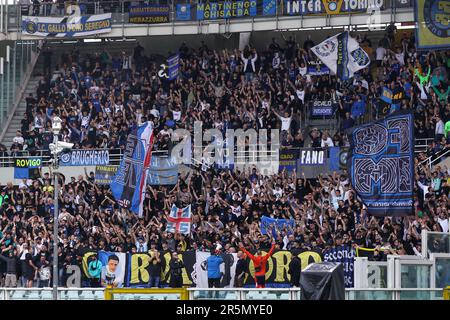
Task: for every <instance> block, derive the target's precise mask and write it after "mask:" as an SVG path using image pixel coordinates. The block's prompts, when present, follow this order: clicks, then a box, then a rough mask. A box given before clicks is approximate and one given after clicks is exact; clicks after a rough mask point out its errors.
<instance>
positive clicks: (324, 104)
mask: <svg viewBox="0 0 450 320" xmlns="http://www.w3.org/2000/svg"><path fill="white" fill-rule="evenodd" d="M336 109H337V105H336V104H335V103H333V101H331V100H315V101H312V102H311V118H315V119H323V118H331V117H332V116H333V115H334V111H335V110H336Z"/></svg>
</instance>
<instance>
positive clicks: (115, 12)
mask: <svg viewBox="0 0 450 320" xmlns="http://www.w3.org/2000/svg"><path fill="white" fill-rule="evenodd" d="M205 2H206V1H188V0H168V1H164V0H161V1H159V2H156V3H159V4H161V5H168V6H169V21H170V22H172V23H173V22H177V21H181V22H186V21H197V19H196V18H191V19H177V5H178V4H184V5H190V6H191V8H190V11H191V12H194V13H196V12H197V4H198V3H205ZM276 2H277V9H276V11H275V12H274V14H273V15H268V16H265V15H262V14H261V12H262V10H263V8H262V3H263V1H262V0H260V1H258V2H257V3H258V5H257V10H256V12H258V13H259V14H255V15H251V16H243V17H235V18H234V17H233V18H232V19H233V20H235V19H254V18H270V17H274V18H278V17H294V16H296V17H299V19H303V17H304V16H327V15H326V13H325V12H322V13H319V14H316V13H307V14H289V13H287V12H286V8H287V7H286V6H285V1H284V0H276ZM74 3H75V1H74ZM140 3H142V4H145V3H155V1H133V2H132V1H125V0H123V1H90V2H89V1H76V4H77V5H79V7H80V10H81V12H80V13H81V14H102V13H112V24H113V25H122V26H123V25H124V24H128V23H129V12H130V5H132V4H133V5H135V4H140ZM397 6H398V1H394V0H384V5H383V8H382V10H381V11H386V10H391V11H390V13H391V16H393V17H395V14H396V13H397V12H402V11H405V10H411V8H413V5H412V2H411V5H410V7H404V5H403V6H402V7H401V8H398V7H397ZM3 7H4V10H3V16H4V18H3V20H4V21H5V22H4V24H5V28H4V29H6V31H15V30H19V29H20V25H21V16H22V15H23V16H25V15H35V16H63V15H64V14H65V7H63V6H61V5H60V4H45V3H41V4H39V5H25V6H21V5H18V4H14V5H3ZM355 14H366V15H369V14H371V12H369V13H367V12H366V11H365V10H364V11H353V12H341V13H340V16H345V15H347V16H349V17H350V16H352V15H355ZM372 14H373V12H372ZM328 16H329V15H328ZM9 17H12V18H17V19H12V20H11V19H9ZM212 20H230V19H210V21H212ZM391 20H392V21H394V20H395V18H391Z"/></svg>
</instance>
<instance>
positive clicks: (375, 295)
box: [0, 287, 450, 301]
mask: <svg viewBox="0 0 450 320" xmlns="http://www.w3.org/2000/svg"><path fill="white" fill-rule="evenodd" d="M111 294H112V295H113V298H114V299H115V300H171V299H174V298H175V299H177V297H176V296H179V299H180V300H247V301H248V300H261V299H264V300H300V299H301V295H300V289H299V288H264V289H256V288H222V289H217V288H213V289H209V288H187V289H186V288H180V289H172V288H161V289H148V288H147V289H139V288H114V289H105V288H59V289H58V300H111V299H110V298H111V297H110V296H109V295H111ZM449 296H450V287H447V288H445V289H433V288H402V289H385V288H383V289H374V288H370V289H354V288H351V289H345V300H448V299H449V298H450V297H449ZM0 300H52V289H51V288H0Z"/></svg>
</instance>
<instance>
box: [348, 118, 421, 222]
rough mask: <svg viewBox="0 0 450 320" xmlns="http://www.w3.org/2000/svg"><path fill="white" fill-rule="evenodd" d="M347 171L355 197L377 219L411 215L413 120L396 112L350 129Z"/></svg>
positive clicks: (412, 202) (412, 211) (412, 212)
mask: <svg viewBox="0 0 450 320" xmlns="http://www.w3.org/2000/svg"><path fill="white" fill-rule="evenodd" d="M349 137H350V150H349V156H348V171H349V172H350V178H351V183H352V186H353V189H354V190H355V192H356V194H357V195H358V196H359V198H360V199H361V200H362V202H363V203H364V204H365V205H366V206H367V209H368V213H369V214H372V215H377V216H405V215H412V214H414V210H413V208H414V206H413V205H414V200H413V191H414V157H413V155H414V154H413V153H414V121H413V115H412V113H396V114H392V115H390V116H388V117H386V118H384V119H382V120H378V121H375V122H372V123H369V124H365V125H361V126H357V127H354V128H353V129H352V130H351V132H350V135H349Z"/></svg>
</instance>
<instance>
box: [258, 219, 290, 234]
mask: <svg viewBox="0 0 450 320" xmlns="http://www.w3.org/2000/svg"><path fill="white" fill-rule="evenodd" d="M294 228H295V221H294V220H293V219H273V218H269V217H266V216H263V217H262V218H261V234H269V233H271V234H272V236H273V237H276V236H277V233H278V234H281V233H282V231H283V230H284V231H286V232H287V234H291V233H293V232H294Z"/></svg>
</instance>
